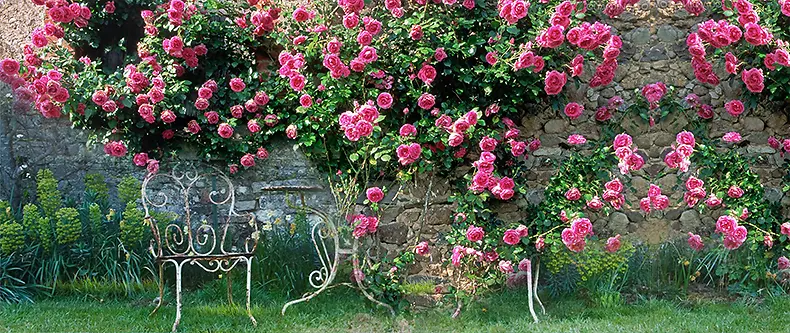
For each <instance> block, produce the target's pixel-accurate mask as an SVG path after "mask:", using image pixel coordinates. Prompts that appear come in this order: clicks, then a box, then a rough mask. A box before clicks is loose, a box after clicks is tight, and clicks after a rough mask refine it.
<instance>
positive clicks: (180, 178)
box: [142, 163, 259, 332]
mask: <svg viewBox="0 0 790 333" xmlns="http://www.w3.org/2000/svg"><path fill="white" fill-rule="evenodd" d="M142 201H143V208H144V210H145V216H146V222H147V223H149V224H150V226H151V232H152V236H153V237H152V240H151V245H150V251H151V253H152V255H153V256H154V259H155V262H156V264H157V265H158V266H159V303H158V304H157V305H156V308H154V310H153V311H152V312H151V315H153V314H154V313H156V311H157V310H159V307H160V306H161V305H162V303H163V296H164V276H163V275H164V265H165V264H167V263H172V264H173V266H175V274H176V318H175V322H174V323H173V332H175V331H176V329H177V328H178V324H179V322H180V321H181V283H182V276H181V275H182V269H183V267H184V265H185V264H187V263H189V264H190V265H196V266H198V267H200V268H201V269H203V270H205V271H207V272H217V271H222V272H229V271H230V270H231V269H233V268H234V267H235V266H236V264H238V263H239V262H243V263H244V264H245V265H246V267H247V304H246V305H247V315H248V316H249V318H250V320H251V321H252V323H253V325H257V322H256V321H255V318H254V317H253V316H252V312H251V311H250V277H251V268H252V259H253V257H254V255H255V248H256V247H257V245H258V238H259V232H258V227H257V223H256V221H255V215H253V214H244V215H240V214H238V213H237V212H236V211H235V204H236V198H235V188H234V186H233V183H232V182H231V181H230V179H229V178H228V177H227V176H226V175H225V174H224V173H222V172H221V171H219V170H218V169H216V168H213V167H210V166H205V165H202V164H198V165H196V164H190V165H187V164H185V163H177V164H175V165H174V166H173V168H172V169H171V170H170V171H168V172H162V171H160V172H159V173H153V174H152V173H149V174H148V175H147V176H146V177H145V179H144V180H143V185H142ZM162 208H165V209H167V210H169V211H180V214H178V216H179V218H178V219H177V220H176V221H174V222H170V223H168V224H167V225H165V226H163V230H160V226H159V223H157V221H156V220H155V218H154V216H155V214H154V213H155V212H154V210H155V209H162ZM182 208H183V210H182ZM209 220H213V221H209ZM196 222H197V223H196ZM162 231H163V232H164V234H162V233H161V232H162ZM217 232H219V233H220V234H219V235H217ZM227 279H228V301H229V302H230V303H231V304H232V303H233V300H232V296H231V295H232V287H231V282H230V277H228V278H227Z"/></svg>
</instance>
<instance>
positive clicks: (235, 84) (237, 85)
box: [230, 77, 247, 92]
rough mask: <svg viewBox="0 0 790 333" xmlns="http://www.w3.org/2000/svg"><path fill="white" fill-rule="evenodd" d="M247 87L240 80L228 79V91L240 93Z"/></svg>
mask: <svg viewBox="0 0 790 333" xmlns="http://www.w3.org/2000/svg"><path fill="white" fill-rule="evenodd" d="M245 87H247V85H246V84H244V81H242V80H241V79H240V78H237V77H236V78H232V79H230V89H231V90H233V91H235V92H241V91H242V90H244V88H245Z"/></svg>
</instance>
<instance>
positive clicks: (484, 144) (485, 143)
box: [480, 136, 497, 152]
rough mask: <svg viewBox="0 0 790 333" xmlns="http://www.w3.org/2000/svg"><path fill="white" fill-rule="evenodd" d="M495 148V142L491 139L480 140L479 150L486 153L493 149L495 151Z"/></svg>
mask: <svg viewBox="0 0 790 333" xmlns="http://www.w3.org/2000/svg"><path fill="white" fill-rule="evenodd" d="M496 146H497V141H496V139H494V138H492V137H489V136H485V137H483V138H482V139H481V140H480V150H482V151H487V152H491V151H494V149H496Z"/></svg>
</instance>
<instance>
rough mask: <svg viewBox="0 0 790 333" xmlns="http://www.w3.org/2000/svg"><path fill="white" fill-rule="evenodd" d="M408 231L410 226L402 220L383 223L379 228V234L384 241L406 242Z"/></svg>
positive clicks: (397, 243)
mask: <svg viewBox="0 0 790 333" xmlns="http://www.w3.org/2000/svg"><path fill="white" fill-rule="evenodd" d="M408 233H409V227H408V226H406V224H405V223H401V222H395V223H389V224H381V225H379V228H378V234H379V237H380V239H381V241H382V242H383V243H389V244H396V245H401V244H404V243H406V241H407V240H408V237H407V235H408Z"/></svg>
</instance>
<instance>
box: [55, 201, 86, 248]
mask: <svg viewBox="0 0 790 333" xmlns="http://www.w3.org/2000/svg"><path fill="white" fill-rule="evenodd" d="M55 221H56V222H55V240H56V241H57V243H58V245H69V244H72V243H74V242H76V241H77V240H79V238H80V235H81V234H82V224H81V223H80V219H79V212H77V210H76V209H74V208H61V209H59V210H58V211H57V213H55Z"/></svg>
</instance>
